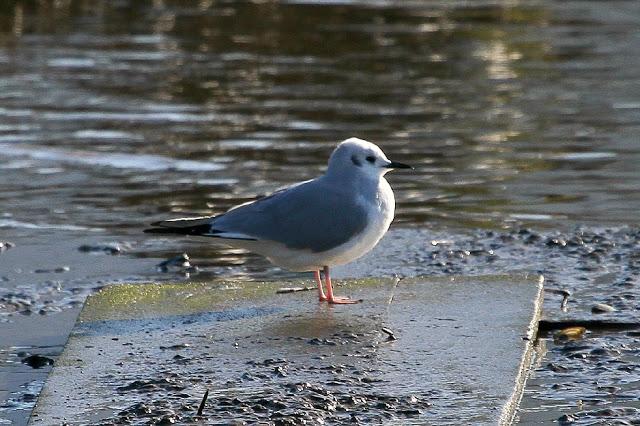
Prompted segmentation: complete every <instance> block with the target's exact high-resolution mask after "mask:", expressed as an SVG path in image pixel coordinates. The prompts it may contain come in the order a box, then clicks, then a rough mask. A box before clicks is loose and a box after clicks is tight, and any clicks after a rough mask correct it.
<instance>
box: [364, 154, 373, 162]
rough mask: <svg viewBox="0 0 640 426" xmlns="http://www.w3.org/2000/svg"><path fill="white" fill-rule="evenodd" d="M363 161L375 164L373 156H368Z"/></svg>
mask: <svg viewBox="0 0 640 426" xmlns="http://www.w3.org/2000/svg"><path fill="white" fill-rule="evenodd" d="M365 160H367V161H368V162H370V163H375V162H376V157H374V156H373V155H370V156H368V157H367V158H365Z"/></svg>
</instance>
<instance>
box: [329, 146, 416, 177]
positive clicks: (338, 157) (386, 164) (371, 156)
mask: <svg viewBox="0 0 640 426" xmlns="http://www.w3.org/2000/svg"><path fill="white" fill-rule="evenodd" d="M410 168H412V167H411V166H408V165H406V164H402V163H397V162H395V161H391V160H389V159H388V158H387V156H386V155H384V152H382V150H381V149H380V148H379V147H378V146H377V145H376V144H373V143H371V142H367V141H365V140H362V139H358V138H349V139H347V140H345V141H343V142H341V143H340V144H338V146H337V147H336V149H335V150H334V151H333V153H332V154H331V157H330V158H329V168H328V170H327V173H328V174H344V173H356V174H361V175H364V176H370V177H371V178H374V179H378V178H380V176H383V175H384V174H385V173H387V172H389V171H391V170H393V169H410Z"/></svg>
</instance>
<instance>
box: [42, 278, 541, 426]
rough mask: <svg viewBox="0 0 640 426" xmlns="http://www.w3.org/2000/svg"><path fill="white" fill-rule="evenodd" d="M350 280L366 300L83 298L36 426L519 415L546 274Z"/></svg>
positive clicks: (121, 291) (255, 291)
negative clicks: (201, 408)
mask: <svg viewBox="0 0 640 426" xmlns="http://www.w3.org/2000/svg"><path fill="white" fill-rule="evenodd" d="M341 284H342V285H341V286H340V287H339V294H348V295H350V296H351V297H355V298H362V299H364V302H363V303H361V304H358V305H348V306H326V305H318V304H317V302H316V301H315V293H314V292H299V293H291V294H276V290H277V289H278V288H280V287H292V286H296V285H303V286H304V285H311V283H290V282H287V283H242V284H234V283H227V284H216V285H213V284H157V285H156V284H152V285H139V284H138V285H118V286H111V287H107V288H105V289H103V290H102V291H101V292H100V293H98V294H96V295H95V296H93V297H91V298H89V299H88V301H87V303H86V305H85V307H84V309H83V311H82V313H81V315H80V318H79V321H78V323H77V324H76V327H75V328H74V331H73V332H72V336H71V338H70V340H69V342H68V343H67V346H66V347H65V350H64V352H63V354H62V356H61V357H60V358H59V359H58V360H57V362H56V365H55V367H54V369H53V370H52V372H51V374H50V376H49V379H48V381H47V383H46V384H45V387H44V390H43V392H42V394H41V395H40V398H39V400H38V404H37V406H36V409H35V411H34V414H33V416H32V419H31V424H33V425H40V424H60V423H63V422H66V423H68V424H86V423H91V424H113V423H118V422H119V423H127V424H129V423H155V424H171V423H172V422H173V423H181V424H184V423H200V424H245V423H247V424H248V423H251V424H256V423H258V424H282V425H287V424H292V425H293V424H304V422H306V424H321V423H324V424H342V423H345V422H354V423H356V424H358V423H370V422H374V423H385V424H398V425H400V424H402V425H407V424H452V423H455V424H509V423H510V422H511V420H512V417H513V414H514V409H515V407H516V406H517V403H518V401H519V399H520V396H521V392H522V388H523V385H524V380H525V378H526V374H527V370H528V367H529V365H530V361H531V356H532V338H533V336H534V334H535V331H536V326H537V320H538V317H539V314H540V305H541V289H542V280H541V278H540V277H537V276H525V275H519V276H483V277H454V278H450V277H447V278H428V277H425V278H412V279H405V280H401V281H400V280H397V279H364V280H347V281H343V282H342V283H341ZM383 328H385V329H389V330H390V331H391V332H392V333H393V335H394V337H395V340H392V339H391V337H390V336H389V334H388V332H389V330H386V331H383ZM205 390H208V391H209V397H208V400H207V402H206V404H205V407H204V411H203V415H202V416H197V415H196V411H197V408H198V405H199V403H200V401H201V399H202V396H203V394H204V393H205ZM243 422H245V423H243Z"/></svg>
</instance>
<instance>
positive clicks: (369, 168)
mask: <svg viewBox="0 0 640 426" xmlns="http://www.w3.org/2000/svg"><path fill="white" fill-rule="evenodd" d="M408 168H411V166H408V165H406V164H402V163H397V162H394V161H390V160H389V159H388V158H387V156H386V155H385V154H384V152H382V150H381V149H380V148H379V147H378V146H376V145H375V144H373V143H371V142H367V141H365V140H362V139H358V138H350V139H347V140H345V141H343V142H341V143H340V144H338V146H337V147H336V149H335V150H334V151H333V153H332V154H331V157H330V158H329V166H328V168H327V171H326V173H325V174H323V175H322V176H319V177H317V178H315V179H312V180H308V181H305V182H301V183H298V184H295V185H292V186H290V187H288V188H285V189H282V190H280V191H277V192H274V193H273V194H271V195H269V196H267V197H264V198H260V199H257V200H255V201H252V202H249V203H245V204H241V205H239V206H236V207H233V208H232V209H230V210H229V211H228V212H226V213H224V214H221V215H218V216H206V217H194V218H182V219H170V220H163V221H160V222H155V223H152V226H155V228H151V229H147V230H145V232H151V233H169V234H182V235H196V236H204V237H215V238H219V239H220V240H222V241H223V242H224V243H225V244H228V245H230V246H234V247H239V248H244V249H247V250H250V251H252V252H255V253H258V254H260V255H262V256H265V257H266V258H267V259H269V261H271V262H272V263H273V264H275V265H277V266H280V267H282V268H285V269H289V270H291V271H299V272H302V271H313V272H314V275H315V280H316V282H317V284H318V296H319V299H320V301H327V302H328V303H332V304H349V303H356V301H354V300H351V299H348V298H343V297H336V296H335V295H334V293H333V288H332V286H331V277H330V274H329V268H330V267H332V266H336V265H343V264H346V263H349V262H351V261H353V260H355V259H357V258H359V257H361V256H362V255H364V254H366V253H367V252H369V251H370V250H371V249H372V248H373V247H375V245H376V244H377V243H378V241H380V239H381V238H382V236H383V235H384V234H385V233H386V232H387V230H388V229H389V225H390V224H391V221H392V220H393V216H394V211H395V199H394V196H393V191H392V190H391V187H390V186H389V183H388V182H387V180H386V179H385V178H384V175H385V174H386V173H387V172H389V171H390V170H392V169H408ZM321 269H322V270H323V272H324V281H325V283H324V284H325V287H326V293H325V291H324V290H323V284H322V280H321V279H320V270H321Z"/></svg>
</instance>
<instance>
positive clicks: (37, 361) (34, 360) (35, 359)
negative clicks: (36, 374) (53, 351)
mask: <svg viewBox="0 0 640 426" xmlns="http://www.w3.org/2000/svg"><path fill="white" fill-rule="evenodd" d="M22 363H23V364H27V365H28V366H29V367H31V368H42V367H45V366H47V365H53V359H51V358H49V357H46V356H42V355H29V356H27V357H25V358H23V359H22Z"/></svg>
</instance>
